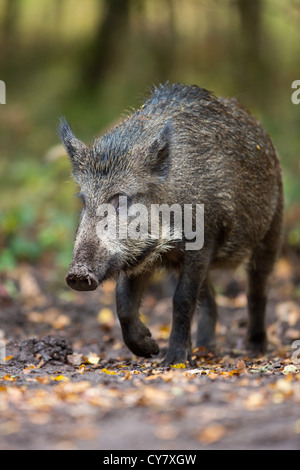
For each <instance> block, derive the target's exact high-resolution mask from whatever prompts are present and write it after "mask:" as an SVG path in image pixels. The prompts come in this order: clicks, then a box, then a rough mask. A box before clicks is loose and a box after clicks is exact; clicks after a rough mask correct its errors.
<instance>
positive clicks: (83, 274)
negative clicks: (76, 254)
mask: <svg viewBox="0 0 300 470" xmlns="http://www.w3.org/2000/svg"><path fill="white" fill-rule="evenodd" d="M66 282H67V284H68V286H69V287H71V288H72V289H74V290H80V291H88V290H95V289H97V287H98V285H99V282H98V280H97V279H96V277H95V276H94V274H92V273H91V271H90V270H89V269H88V268H87V267H86V266H82V265H81V266H73V267H72V268H71V269H70V271H69V272H68V274H67V276H66Z"/></svg>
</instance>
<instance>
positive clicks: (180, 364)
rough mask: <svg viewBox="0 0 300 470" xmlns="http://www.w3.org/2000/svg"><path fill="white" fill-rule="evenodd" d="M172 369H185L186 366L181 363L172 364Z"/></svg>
mask: <svg viewBox="0 0 300 470" xmlns="http://www.w3.org/2000/svg"><path fill="white" fill-rule="evenodd" d="M171 367H173V369H185V368H186V365H185V364H183V363H182V362H180V363H179V364H171Z"/></svg>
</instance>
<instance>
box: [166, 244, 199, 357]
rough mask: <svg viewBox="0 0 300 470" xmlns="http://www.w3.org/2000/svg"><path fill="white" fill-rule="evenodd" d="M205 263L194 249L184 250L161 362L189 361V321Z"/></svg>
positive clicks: (193, 310)
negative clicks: (166, 341) (166, 343)
mask: <svg viewBox="0 0 300 470" xmlns="http://www.w3.org/2000/svg"><path fill="white" fill-rule="evenodd" d="M207 266H208V264H207V263H203V259H201V260H199V254H197V252H192V251H187V252H186V255H185V259H184V263H183V266H182V269H181V273H180V276H179V281H178V284H177V287H176V290H175V293H174V297H173V323H172V330H171V334H170V339H169V347H168V350H167V353H166V356H165V359H164V361H163V366H168V365H170V364H180V363H183V364H185V363H186V361H191V323H192V318H193V315H194V312H195V310H196V306H197V299H198V295H199V291H200V288H201V285H202V283H203V281H204V280H205V278H206V274H207Z"/></svg>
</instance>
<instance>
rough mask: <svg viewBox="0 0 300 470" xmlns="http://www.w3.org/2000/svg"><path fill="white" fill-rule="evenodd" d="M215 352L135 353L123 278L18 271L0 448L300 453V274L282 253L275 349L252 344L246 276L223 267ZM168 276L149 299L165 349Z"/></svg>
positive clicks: (1, 352)
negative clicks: (125, 319) (75, 280)
mask: <svg viewBox="0 0 300 470" xmlns="http://www.w3.org/2000/svg"><path fill="white" fill-rule="evenodd" d="M215 277H216V279H215V280H216V284H217V286H218V285H219V286H222V294H220V293H219V294H218V295H217V303H218V305H219V321H218V325H217V340H218V350H217V351H216V352H214V353H208V352H207V351H205V350H199V349H198V350H197V349H195V350H194V361H195V364H194V365H193V366H191V367H185V368H176V367H169V368H167V369H166V368H162V367H161V366H160V363H161V358H160V357H158V358H153V359H150V360H149V359H147V360H146V359H143V358H137V357H135V356H133V355H132V354H131V353H130V352H129V350H128V349H127V348H126V347H125V346H124V344H123V341H122V337H121V331H120V327H119V324H118V322H117V320H116V317H115V313H114V312H115V304H114V288H115V283H114V281H108V282H106V283H105V284H104V285H103V287H101V288H100V289H98V290H97V291H95V292H93V293H75V292H74V293H73V292H69V291H68V290H67V289H55V288H52V289H51V288H49V286H51V285H52V286H53V285H55V282H54V281H53V279H54V273H53V272H52V271H51V270H49V269H46V268H33V267H30V266H26V265H24V266H20V267H19V268H18V269H17V270H15V271H14V272H13V273H11V274H10V275H9V276H5V277H4V276H2V279H1V282H0V307H1V314H0V318H1V324H0V333H1V336H2V337H1V338H0V339H1V341H2V342H1V343H0V358H1V357H2V364H0V449H12V450H14V449H16V450H20V449H102V450H116V449H122V450H125V449H127V450H139V449H144V450H165V449H169V450H193V449H299V448H300V374H299V372H300V272H299V267H298V264H297V263H295V264H294V265H293V263H292V262H291V261H290V260H287V259H285V258H282V259H281V260H279V262H278V265H277V268H276V271H275V273H274V276H273V279H272V287H271V290H270V297H269V303H268V309H267V328H268V329H267V332H268V338H269V347H268V352H267V354H266V355H264V356H259V357H251V356H249V355H248V353H247V351H245V350H244V349H243V338H244V335H245V331H246V322H247V311H246V296H245V280H244V278H243V276H242V275H238V276H237V278H233V277H232V276H231V275H229V274H228V273H227V274H224V273H223V274H216V276H215ZM172 289H173V287H172V283H171V281H170V280H167V281H162V280H160V279H158V280H157V282H156V283H155V284H153V286H152V288H151V289H150V290H149V292H148V293H147V295H146V296H145V299H144V303H143V320H144V321H145V322H146V323H147V325H148V327H149V328H150V329H151V332H152V335H153V337H154V338H155V339H156V340H157V342H158V343H159V345H160V347H162V348H164V347H166V346H167V340H168V336H169V332H170V323H171V305H172V300H171V294H172Z"/></svg>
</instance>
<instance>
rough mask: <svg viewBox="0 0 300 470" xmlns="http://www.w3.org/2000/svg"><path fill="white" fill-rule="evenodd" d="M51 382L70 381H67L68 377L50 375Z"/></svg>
mask: <svg viewBox="0 0 300 470" xmlns="http://www.w3.org/2000/svg"><path fill="white" fill-rule="evenodd" d="M51 380H55V381H56V382H60V381H68V380H70V379H69V377H66V376H65V375H57V376H56V377H54V376H53V375H51Z"/></svg>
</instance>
